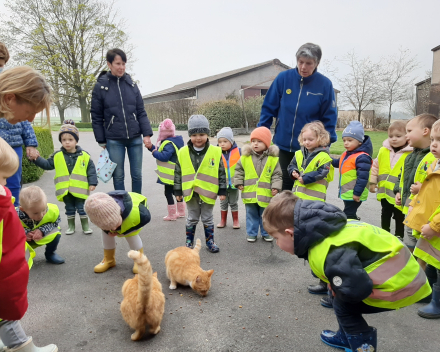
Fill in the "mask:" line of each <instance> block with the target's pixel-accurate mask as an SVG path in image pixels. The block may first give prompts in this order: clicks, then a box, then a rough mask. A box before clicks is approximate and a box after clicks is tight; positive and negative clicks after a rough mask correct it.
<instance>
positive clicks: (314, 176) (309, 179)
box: [287, 147, 331, 185]
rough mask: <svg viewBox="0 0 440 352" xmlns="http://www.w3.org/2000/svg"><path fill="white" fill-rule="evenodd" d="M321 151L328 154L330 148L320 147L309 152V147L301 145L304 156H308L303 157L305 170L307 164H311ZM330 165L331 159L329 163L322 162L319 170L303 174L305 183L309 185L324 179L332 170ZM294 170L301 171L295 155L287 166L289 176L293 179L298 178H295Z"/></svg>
mask: <svg viewBox="0 0 440 352" xmlns="http://www.w3.org/2000/svg"><path fill="white" fill-rule="evenodd" d="M320 152H325V153H327V154H328V153H329V148H328V147H318V148H316V149H315V150H314V151H313V152H311V153H308V152H307V149H306V148H305V147H301V153H302V154H303V156H304V155H307V157H305V158H304V159H303V164H302V168H303V170H305V169H306V168H307V166H308V165H309V164H310V162H311V161H312V160H313V158H314V157H315V156H317V155H318V154H319V153H320ZM330 165H331V161H329V162H328V163H325V164H322V165H321V166H320V167H319V168H318V170H316V171H311V172H308V173H306V174H303V175H302V179H303V181H304V184H305V185H308V184H310V183H314V182H317V181H319V180H323V179H324V178H326V177H327V175H328V173H329V171H330ZM293 171H297V172H298V171H299V167H298V165H297V163H296V158H295V157H293V158H292V161H291V162H290V164H289V166H288V167H287V172H288V173H289V176H290V178H291V179H292V180H296V178H294V177H293V176H292V173H293ZM298 173H299V172H298Z"/></svg>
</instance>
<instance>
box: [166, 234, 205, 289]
mask: <svg viewBox="0 0 440 352" xmlns="http://www.w3.org/2000/svg"><path fill="white" fill-rule="evenodd" d="M201 247H202V244H201V242H200V239H197V241H196V245H195V247H194V249H191V248H188V247H177V248H176V249H173V250H171V251H169V252H168V253H167V255H166V257H165V266H166V268H167V277H168V279H170V281H171V283H170V289H171V290H175V289H176V288H177V284H178V283H179V284H181V285H185V286H191V288H192V289H193V290H194V291H195V292H197V293H198V294H199V295H201V296H206V295H207V294H208V291H209V289H210V287H211V276H212V274H214V270H208V271H204V270H203V269H202V268H201V267H200V256H199V252H200V248H201Z"/></svg>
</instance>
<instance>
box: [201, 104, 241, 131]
mask: <svg viewBox="0 0 440 352" xmlns="http://www.w3.org/2000/svg"><path fill="white" fill-rule="evenodd" d="M197 114H201V115H205V116H206V118H207V119H208V121H209V127H210V129H211V135H212V136H215V135H216V134H217V132H218V131H220V130H221V129H222V128H223V127H226V126H228V127H231V128H237V127H243V121H244V118H243V110H242V109H241V106H240V105H238V103H237V102H235V101H233V100H220V101H213V102H209V103H205V104H203V105H201V106H199V108H198V109H197Z"/></svg>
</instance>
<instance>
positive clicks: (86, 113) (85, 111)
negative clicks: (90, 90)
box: [78, 96, 90, 122]
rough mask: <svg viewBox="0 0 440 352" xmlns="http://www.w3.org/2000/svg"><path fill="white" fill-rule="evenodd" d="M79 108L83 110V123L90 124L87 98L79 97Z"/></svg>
mask: <svg viewBox="0 0 440 352" xmlns="http://www.w3.org/2000/svg"><path fill="white" fill-rule="evenodd" d="M78 101H79V108H80V109H81V122H90V110H89V107H88V104H87V98H86V97H82V96H79V97H78Z"/></svg>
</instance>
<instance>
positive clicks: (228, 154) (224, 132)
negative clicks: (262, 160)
mask: <svg viewBox="0 0 440 352" xmlns="http://www.w3.org/2000/svg"><path fill="white" fill-rule="evenodd" d="M217 141H218V145H219V147H220V148H222V160H223V165H224V166H225V171H226V183H227V184H228V193H227V195H226V199H225V200H221V201H220V211H221V220H220V222H219V224H218V225H217V227H219V228H223V227H225V226H226V222H227V218H228V205H229V206H230V207H231V213H232V221H233V223H232V228H234V229H239V228H240V223H239V221H238V189H237V188H235V187H234V185H233V183H234V175H235V167H236V165H237V163H238V161H239V160H240V149H239V148H238V147H237V144H235V141H234V133H233V132H232V129H231V128H230V127H223V128H222V129H221V130H220V132H219V133H217Z"/></svg>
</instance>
